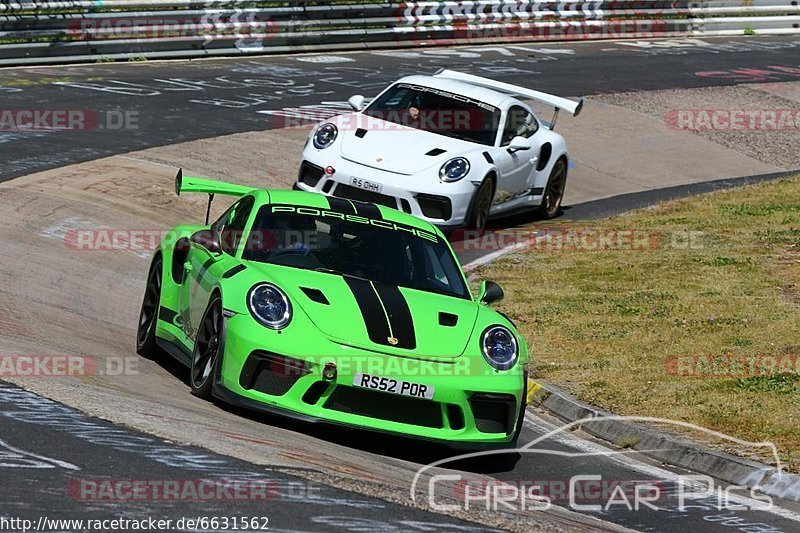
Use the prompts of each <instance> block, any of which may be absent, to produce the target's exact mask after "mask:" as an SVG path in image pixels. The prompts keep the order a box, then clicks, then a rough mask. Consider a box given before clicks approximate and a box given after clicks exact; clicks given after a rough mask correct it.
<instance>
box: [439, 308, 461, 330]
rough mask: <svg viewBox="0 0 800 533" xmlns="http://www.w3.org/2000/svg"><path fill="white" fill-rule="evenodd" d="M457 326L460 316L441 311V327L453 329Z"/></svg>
mask: <svg viewBox="0 0 800 533" xmlns="http://www.w3.org/2000/svg"><path fill="white" fill-rule="evenodd" d="M456 324H458V315H454V314H452V313H445V312H444V311H439V325H440V326H445V327H447V328H452V327H454V326H455V325H456Z"/></svg>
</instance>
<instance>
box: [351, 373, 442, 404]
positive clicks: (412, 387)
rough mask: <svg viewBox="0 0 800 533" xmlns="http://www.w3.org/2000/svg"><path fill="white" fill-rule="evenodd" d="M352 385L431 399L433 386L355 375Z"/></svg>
mask: <svg viewBox="0 0 800 533" xmlns="http://www.w3.org/2000/svg"><path fill="white" fill-rule="evenodd" d="M353 385H355V386H356V387H361V388H364V389H372V390H377V391H382V392H390V393H394V394H401V395H403V396H411V397H412V398H425V399H426V400H431V399H433V391H434V389H433V386H432V385H425V384H423V383H414V382H411V381H405V380H402V379H394V378H384V377H380V376H373V375H371V374H356V375H355V376H354V377H353Z"/></svg>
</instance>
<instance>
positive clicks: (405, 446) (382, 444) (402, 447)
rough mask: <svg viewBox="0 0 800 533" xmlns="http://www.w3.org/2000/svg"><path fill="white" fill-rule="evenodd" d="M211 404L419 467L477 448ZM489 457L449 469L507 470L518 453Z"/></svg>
mask: <svg viewBox="0 0 800 533" xmlns="http://www.w3.org/2000/svg"><path fill="white" fill-rule="evenodd" d="M214 403H215V404H216V405H217V407H219V408H220V409H223V410H225V411H227V412H229V413H232V414H235V415H237V416H240V417H242V418H247V419H249V420H252V421H254V422H257V423H259V424H264V425H265V426H274V427H279V428H282V429H286V430H288V431H295V432H298V433H302V434H304V435H308V436H310V437H314V438H317V439H321V440H325V441H328V442H330V443H333V444H337V445H339V446H345V447H348V448H352V449H354V450H359V451H363V452H368V453H372V454H375V455H380V456H387V457H393V458H395V459H402V460H404V461H409V462H412V463H416V464H419V465H420V466H423V465H427V464H430V463H433V462H435V461H439V460H441V459H447V458H450V457H456V456H459V455H463V454H465V453H469V452H471V451H477V450H464V449H456V448H452V447H450V446H447V445H444V444H439V443H435V442H429V441H425V440H420V439H414V438H412V437H403V436H400V435H393V434H392V435H390V434H386V433H379V432H375V431H368V430H362V429H358V428H352V427H343V426H337V425H335V424H328V423H325V422H320V423H315V424H314V423H308V422H301V421H297V420H292V419H290V418H283V417H280V416H275V415H271V414H265V413H258V412H255V411H251V410H248V409H243V408H240V407H237V406H233V405H230V404H227V403H224V402H222V401H219V400H215V402H214ZM490 458H491V460H490V461H487V460H486V458H484V457H477V458H474V459H467V460H460V461H454V462H452V463H448V468H451V469H456V470H463V471H467V472H474V473H480V474H491V473H499V472H509V471H512V470H514V466H515V465H516V463H517V461H518V460H519V459H520V458H521V455H520V454H519V453H517V452H515V451H509V452H508V453H503V454H493V455H491V456H490Z"/></svg>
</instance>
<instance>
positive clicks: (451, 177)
mask: <svg viewBox="0 0 800 533" xmlns="http://www.w3.org/2000/svg"><path fill="white" fill-rule="evenodd" d="M467 174H469V161H467V160H466V159H465V158H463V157H455V158H453V159H451V160H450V161H448V162H447V163H445V164H444V165H442V168H440V169H439V179H441V180H442V181H447V182H453V181H458V180H460V179H461V178H463V177H464V176H466V175H467Z"/></svg>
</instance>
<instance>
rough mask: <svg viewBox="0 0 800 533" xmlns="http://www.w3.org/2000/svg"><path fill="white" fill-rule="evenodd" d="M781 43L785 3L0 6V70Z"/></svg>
mask: <svg viewBox="0 0 800 533" xmlns="http://www.w3.org/2000/svg"><path fill="white" fill-rule="evenodd" d="M788 33H800V6H798V1H797V0H705V1H696V2H692V1H686V0H679V1H661V0H557V1H556V0H552V1H551V0H475V1H460V2H455V1H448V2H379V1H361V2H356V1H353V2H350V3H346V2H341V1H328V2H305V1H293V2H269V1H257V0H97V1H90V0H72V1H70V0H65V1H37V0H30V1H3V2H2V3H0V65H21V64H42V63H54V62H78V61H98V60H120V59H139V58H169V57H201V56H213V55H236V54H263V53H283V52H305V51H319V50H347V49H358V48H368V47H384V48H385V47H400V46H421V45H424V46H430V45H449V44H472V43H476V44H477V43H485V42H509V41H557V40H583V39H625V38H638V39H641V38H651V37H672V36H698V35H744V34H788Z"/></svg>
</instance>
